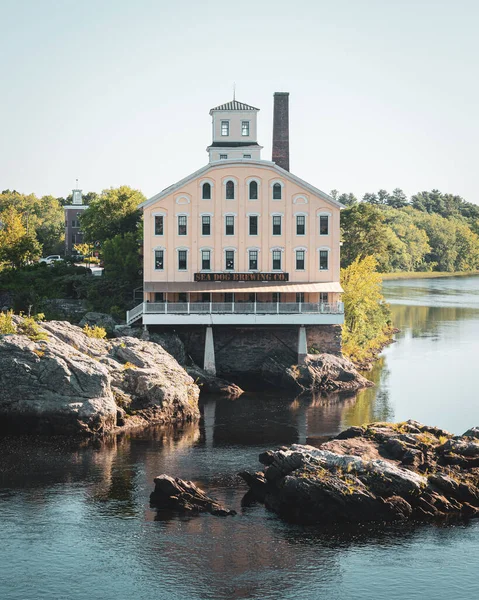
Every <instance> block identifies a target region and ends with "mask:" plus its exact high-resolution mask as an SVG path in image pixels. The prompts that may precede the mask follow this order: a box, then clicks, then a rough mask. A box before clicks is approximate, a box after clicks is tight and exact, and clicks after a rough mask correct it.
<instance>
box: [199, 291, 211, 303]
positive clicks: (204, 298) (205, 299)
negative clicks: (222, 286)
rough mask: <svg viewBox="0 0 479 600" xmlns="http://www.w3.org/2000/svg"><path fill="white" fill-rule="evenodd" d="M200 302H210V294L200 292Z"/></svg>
mask: <svg viewBox="0 0 479 600" xmlns="http://www.w3.org/2000/svg"><path fill="white" fill-rule="evenodd" d="M201 302H211V294H210V293H209V292H203V293H202V294H201Z"/></svg>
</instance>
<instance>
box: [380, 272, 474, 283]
mask: <svg viewBox="0 0 479 600" xmlns="http://www.w3.org/2000/svg"><path fill="white" fill-rule="evenodd" d="M471 275H479V271H452V272H449V271H425V272H424V271H408V272H406V271H401V272H399V273H381V277H382V279H383V281H391V280H394V279H436V278H439V277H469V276H471Z"/></svg>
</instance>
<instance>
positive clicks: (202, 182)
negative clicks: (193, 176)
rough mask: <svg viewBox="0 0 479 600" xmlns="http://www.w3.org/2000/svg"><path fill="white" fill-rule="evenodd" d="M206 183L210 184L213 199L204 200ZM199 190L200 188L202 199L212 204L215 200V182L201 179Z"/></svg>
mask: <svg viewBox="0 0 479 600" xmlns="http://www.w3.org/2000/svg"><path fill="white" fill-rule="evenodd" d="M205 183H209V184H210V186H211V198H209V199H208V198H203V185H204V184H205ZM199 188H200V199H201V200H204V201H205V202H211V200H213V192H214V189H215V182H214V181H213V180H212V179H200V182H199Z"/></svg>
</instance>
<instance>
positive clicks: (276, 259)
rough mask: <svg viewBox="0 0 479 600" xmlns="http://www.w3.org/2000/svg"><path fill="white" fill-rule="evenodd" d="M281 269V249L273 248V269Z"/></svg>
mask: <svg viewBox="0 0 479 600" xmlns="http://www.w3.org/2000/svg"><path fill="white" fill-rule="evenodd" d="M279 269H281V251H280V250H273V271H278V270H279Z"/></svg>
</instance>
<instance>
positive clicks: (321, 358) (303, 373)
mask: <svg viewBox="0 0 479 600" xmlns="http://www.w3.org/2000/svg"><path fill="white" fill-rule="evenodd" d="M261 375H262V378H263V380H264V381H265V382H267V383H268V384H270V385H272V386H274V387H280V388H282V389H285V388H286V389H289V390H291V391H296V392H301V391H305V390H307V391H321V392H336V391H340V392H341V391H356V390H358V389H361V388H365V387H371V386H373V385H374V384H373V383H372V382H371V381H369V380H368V379H366V378H365V377H363V376H362V375H361V374H360V373H359V372H358V371H357V369H356V367H355V366H354V364H353V363H352V362H351V361H350V360H349V359H347V358H344V357H342V356H335V355H333V354H308V355H307V356H306V359H305V360H304V363H303V364H300V365H296V364H295V365H291V364H290V361H288V360H287V358H286V357H285V355H283V354H281V353H276V354H271V355H270V356H268V358H267V359H266V360H265V361H264V362H263V364H262V367H261Z"/></svg>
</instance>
